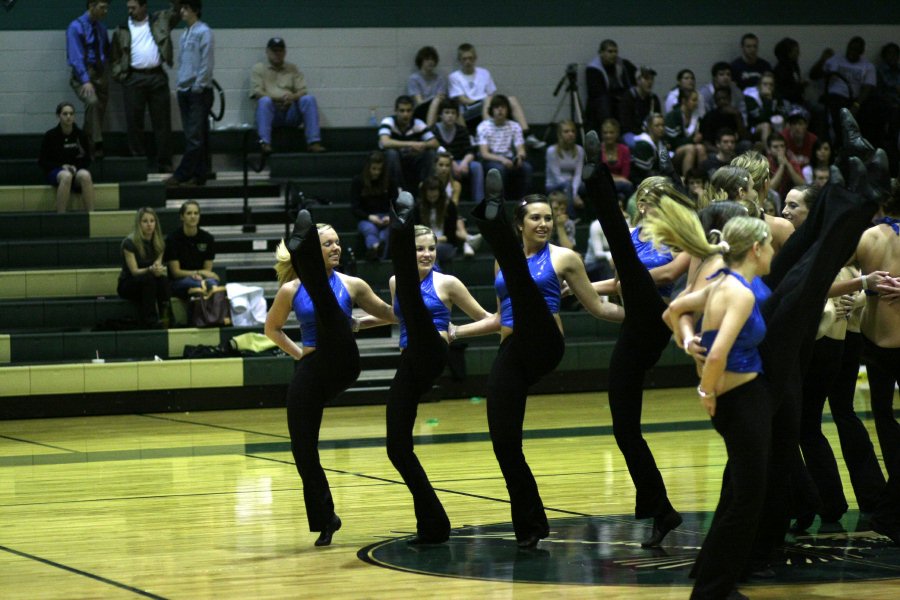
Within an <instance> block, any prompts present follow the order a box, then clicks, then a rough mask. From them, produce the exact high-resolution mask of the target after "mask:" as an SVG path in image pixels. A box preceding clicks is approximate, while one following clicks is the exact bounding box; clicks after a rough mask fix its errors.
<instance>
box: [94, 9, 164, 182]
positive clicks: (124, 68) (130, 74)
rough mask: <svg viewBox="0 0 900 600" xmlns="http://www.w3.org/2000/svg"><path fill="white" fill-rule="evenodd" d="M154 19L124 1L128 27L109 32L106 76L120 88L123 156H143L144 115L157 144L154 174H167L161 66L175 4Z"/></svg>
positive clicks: (161, 11) (144, 153) (124, 26)
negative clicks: (124, 131) (125, 145)
mask: <svg viewBox="0 0 900 600" xmlns="http://www.w3.org/2000/svg"><path fill="white" fill-rule="evenodd" d="M170 4H171V6H170V7H169V8H167V9H165V10H158V11H156V12H154V13H153V14H150V13H149V12H148V11H147V0H128V2H127V7H128V22H127V23H125V24H124V25H120V26H119V27H117V28H116V30H115V31H114V32H113V37H112V50H111V52H112V54H111V57H110V65H109V66H110V75H111V76H112V78H113V79H115V80H116V81H118V82H119V83H121V84H122V99H123V100H124V103H125V127H126V129H127V130H128V150H129V152H131V155H132V156H147V149H146V147H145V145H144V113H145V112H147V111H149V112H150V124H151V126H152V127H153V135H154V137H155V139H156V168H157V169H158V170H159V172H160V173H171V172H172V170H173V168H172V141H171V139H172V109H171V98H170V94H169V76H168V75H167V74H166V71H165V69H163V64H167V65H169V67H172V64H173V62H172V57H173V55H174V53H173V51H172V28H173V27H175V26H176V25H177V24H178V22H179V21H180V20H181V2H180V0H171V2H170Z"/></svg>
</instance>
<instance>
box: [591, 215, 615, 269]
mask: <svg viewBox="0 0 900 600" xmlns="http://www.w3.org/2000/svg"><path fill="white" fill-rule="evenodd" d="M584 268H585V270H586V271H587V275H588V279H590V280H591V281H592V282H593V281H604V280H606V279H612V278H613V275H614V273H613V269H612V252H610V250H609V242H608V241H607V240H606V235H605V234H604V233H603V228H602V227H601V226H600V221H598V220H597V219H594V220H593V221H591V225H590V227H589V229H588V243H587V249H586V251H585V253H584Z"/></svg>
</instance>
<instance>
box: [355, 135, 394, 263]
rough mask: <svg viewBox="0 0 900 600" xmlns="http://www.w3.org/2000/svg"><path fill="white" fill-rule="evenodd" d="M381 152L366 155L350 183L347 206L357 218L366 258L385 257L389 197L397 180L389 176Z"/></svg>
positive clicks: (392, 197) (388, 220)
mask: <svg viewBox="0 0 900 600" xmlns="http://www.w3.org/2000/svg"><path fill="white" fill-rule="evenodd" d="M385 162H386V161H385V156H384V153H383V152H381V151H379V150H376V151H374V152H372V153H371V154H369V156H368V157H366V164H365V165H363V169H362V173H360V174H359V175H357V176H356V177H354V178H353V183H352V184H351V185H350V209H351V210H352V211H353V216H355V217H356V218H357V220H358V221H359V223H358V225H357V229H358V230H359V233H360V235H362V236H363V237H364V238H365V240H366V258H367V259H368V260H376V259H378V258H386V257H387V242H388V234H389V233H390V231H389V229H388V225H390V222H391V219H390V217H389V216H388V213H389V212H390V206H391V204H390V203H391V200H393V199H394V198H396V197H397V192H398V191H399V184H398V183H397V182H396V181H395V180H394V179H393V178H392V177H391V176H390V173H389V171H388V169H387V168H386V165H385Z"/></svg>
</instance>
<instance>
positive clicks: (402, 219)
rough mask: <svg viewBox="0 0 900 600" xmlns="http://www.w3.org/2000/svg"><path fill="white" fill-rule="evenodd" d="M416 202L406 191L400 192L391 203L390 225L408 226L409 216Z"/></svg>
mask: <svg viewBox="0 0 900 600" xmlns="http://www.w3.org/2000/svg"><path fill="white" fill-rule="evenodd" d="M415 205H416V201H415V200H414V199H413V197H412V194H410V193H409V192H407V191H405V190H404V191H401V192H400V193H399V194H398V195H397V198H396V199H395V200H394V201H393V202H391V223H397V224H398V225H400V226H403V225H408V224H410V216H411V215H412V211H413V207H415Z"/></svg>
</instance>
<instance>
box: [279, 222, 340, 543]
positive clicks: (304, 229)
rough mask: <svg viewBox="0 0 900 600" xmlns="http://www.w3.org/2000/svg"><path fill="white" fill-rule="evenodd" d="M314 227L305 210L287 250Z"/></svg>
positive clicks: (290, 238) (292, 247)
mask: <svg viewBox="0 0 900 600" xmlns="http://www.w3.org/2000/svg"><path fill="white" fill-rule="evenodd" d="M312 226H313V221H312V215H310V214H309V211H308V210H306V209H303V210H301V211H300V212H299V213H297V220H296V221H295V222H294V231H292V232H291V237H289V238H288V241H287V248H288V250H289V251H291V252H296V251H297V250H299V249H300V244H302V243H303V240H305V239H306V236H307V235H309V230H310V229H312ZM339 526H340V525H339Z"/></svg>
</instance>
